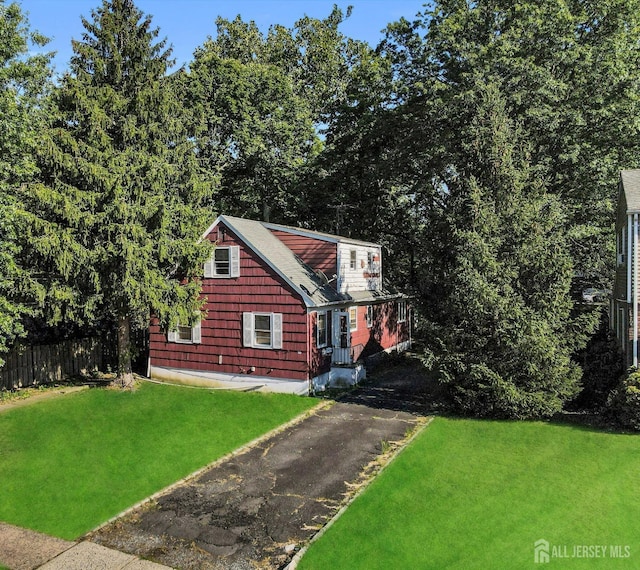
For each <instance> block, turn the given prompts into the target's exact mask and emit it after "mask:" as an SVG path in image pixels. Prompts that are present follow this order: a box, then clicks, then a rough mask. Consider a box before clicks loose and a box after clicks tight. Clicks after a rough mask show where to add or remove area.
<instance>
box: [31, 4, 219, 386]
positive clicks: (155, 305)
mask: <svg viewBox="0 0 640 570" xmlns="http://www.w3.org/2000/svg"><path fill="white" fill-rule="evenodd" d="M92 17H93V19H92V20H91V21H89V20H87V19H83V20H82V23H83V25H84V28H85V30H86V31H85V33H84V34H83V37H82V40H80V41H74V43H73V48H74V54H75V55H74V56H73V57H72V59H71V64H70V72H69V73H67V74H66V75H65V76H64V77H63V78H62V80H61V83H60V85H59V87H58V88H57V89H55V92H54V94H53V98H52V101H51V109H50V112H51V114H52V116H53V117H54V118H53V120H52V125H51V128H50V129H49V131H48V134H47V140H46V141H45V143H44V144H43V147H42V149H41V153H40V155H39V161H40V164H41V170H42V174H43V183H42V184H40V185H38V186H32V187H31V188H30V189H29V193H28V194H27V195H25V200H26V201H28V204H29V206H30V208H31V211H33V212H34V213H35V214H37V216H38V219H34V224H33V225H32V228H31V235H30V236H29V241H30V243H31V247H32V252H33V259H34V260H37V261H36V262H37V263H39V264H41V265H42V266H43V267H47V269H48V283H47V285H48V295H49V297H48V299H47V306H48V308H49V312H48V317H49V319H50V320H51V321H52V322H55V321H57V320H60V319H67V320H75V321H85V322H86V321H94V322H95V321H98V322H103V323H104V324H105V325H107V324H108V323H114V324H115V326H116V328H117V337H118V354H119V364H118V379H119V381H120V382H122V383H123V384H127V383H129V382H130V381H131V345H130V340H129V335H130V330H131V327H134V328H141V327H146V326H148V322H149V311H152V312H153V313H155V314H156V315H157V316H158V318H160V320H161V321H162V322H163V323H164V324H165V325H167V326H168V325H175V324H176V321H177V320H178V318H179V319H180V320H181V321H182V322H187V321H192V320H193V319H194V318H197V311H198V310H199V309H200V301H199V300H198V293H199V281H198V279H197V278H198V277H199V276H201V271H202V263H203V262H204V260H205V259H206V256H207V255H208V253H209V251H208V250H209V248H208V247H207V246H206V245H205V244H201V243H199V242H198V238H199V236H200V235H201V232H202V231H203V228H204V227H206V224H207V222H208V221H209V220H210V219H211V216H212V212H213V207H212V206H213V204H212V203H211V201H210V200H209V199H208V197H209V195H210V193H211V188H210V187H208V186H207V185H205V184H203V183H202V180H201V176H200V172H199V169H198V167H197V164H196V161H195V155H194V152H193V144H192V142H191V141H190V140H189V139H188V137H187V133H186V131H185V129H184V126H183V121H182V120H181V112H180V105H179V104H178V99H177V97H176V95H175V93H174V91H173V89H172V85H171V82H170V81H169V80H168V79H167V70H168V67H169V65H170V63H171V61H170V59H169V57H170V50H169V49H166V48H165V41H159V42H155V38H156V37H157V35H158V30H157V29H154V28H152V27H151V19H150V17H148V16H144V15H143V14H142V13H141V12H140V11H139V10H138V9H137V8H136V7H135V5H134V4H133V2H132V1H131V0H113V1H107V0H105V1H103V3H102V5H101V6H100V7H99V8H97V9H96V10H95V11H93V12H92ZM154 42H155V43H154ZM38 220H42V223H38Z"/></svg>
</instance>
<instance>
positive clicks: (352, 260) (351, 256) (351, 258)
mask: <svg viewBox="0 0 640 570" xmlns="http://www.w3.org/2000/svg"><path fill="white" fill-rule="evenodd" d="M356 262H357V259H356V250H355V249H352V250H351V251H350V253H349V269H351V271H355V269H356Z"/></svg>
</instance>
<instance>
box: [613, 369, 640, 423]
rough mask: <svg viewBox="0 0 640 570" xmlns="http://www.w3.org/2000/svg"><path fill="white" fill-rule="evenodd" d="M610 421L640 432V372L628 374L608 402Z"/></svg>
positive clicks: (633, 371) (634, 371) (635, 370)
mask: <svg viewBox="0 0 640 570" xmlns="http://www.w3.org/2000/svg"><path fill="white" fill-rule="evenodd" d="M607 415H608V417H609V419H611V420H612V421H614V422H615V423H617V424H618V425H620V426H621V427H624V428H626V429H632V430H636V431H640V371H639V370H637V369H634V370H631V371H630V372H629V373H628V374H626V375H625V376H624V377H623V378H622V380H621V381H620V384H619V385H618V387H617V388H615V389H614V390H613V391H612V392H611V395H610V396H609V399H608V401H607Z"/></svg>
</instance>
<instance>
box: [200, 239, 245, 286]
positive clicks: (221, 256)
mask: <svg viewBox="0 0 640 570" xmlns="http://www.w3.org/2000/svg"><path fill="white" fill-rule="evenodd" d="M204 276H205V277H222V278H224V277H240V247H239V246H237V245H232V246H229V247H216V248H215V249H214V250H213V253H212V254H211V259H210V260H209V261H208V262H207V263H205V264H204Z"/></svg>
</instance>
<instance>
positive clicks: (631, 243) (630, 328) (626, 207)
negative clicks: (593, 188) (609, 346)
mask: <svg viewBox="0 0 640 570" xmlns="http://www.w3.org/2000/svg"><path fill="white" fill-rule="evenodd" d="M639 228H640V169H639V170H623V171H622V172H621V173H620V182H619V188H618V209H617V214H616V276H615V282H614V286H613V295H612V299H611V312H610V324H611V328H612V330H613V331H614V332H615V335H616V338H617V339H618V342H619V343H620V347H621V349H622V352H623V354H624V362H625V366H626V367H629V366H635V367H637V366H638V294H639V288H638V277H639V276H640V274H639V269H638V243H639V240H640V231H639Z"/></svg>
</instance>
